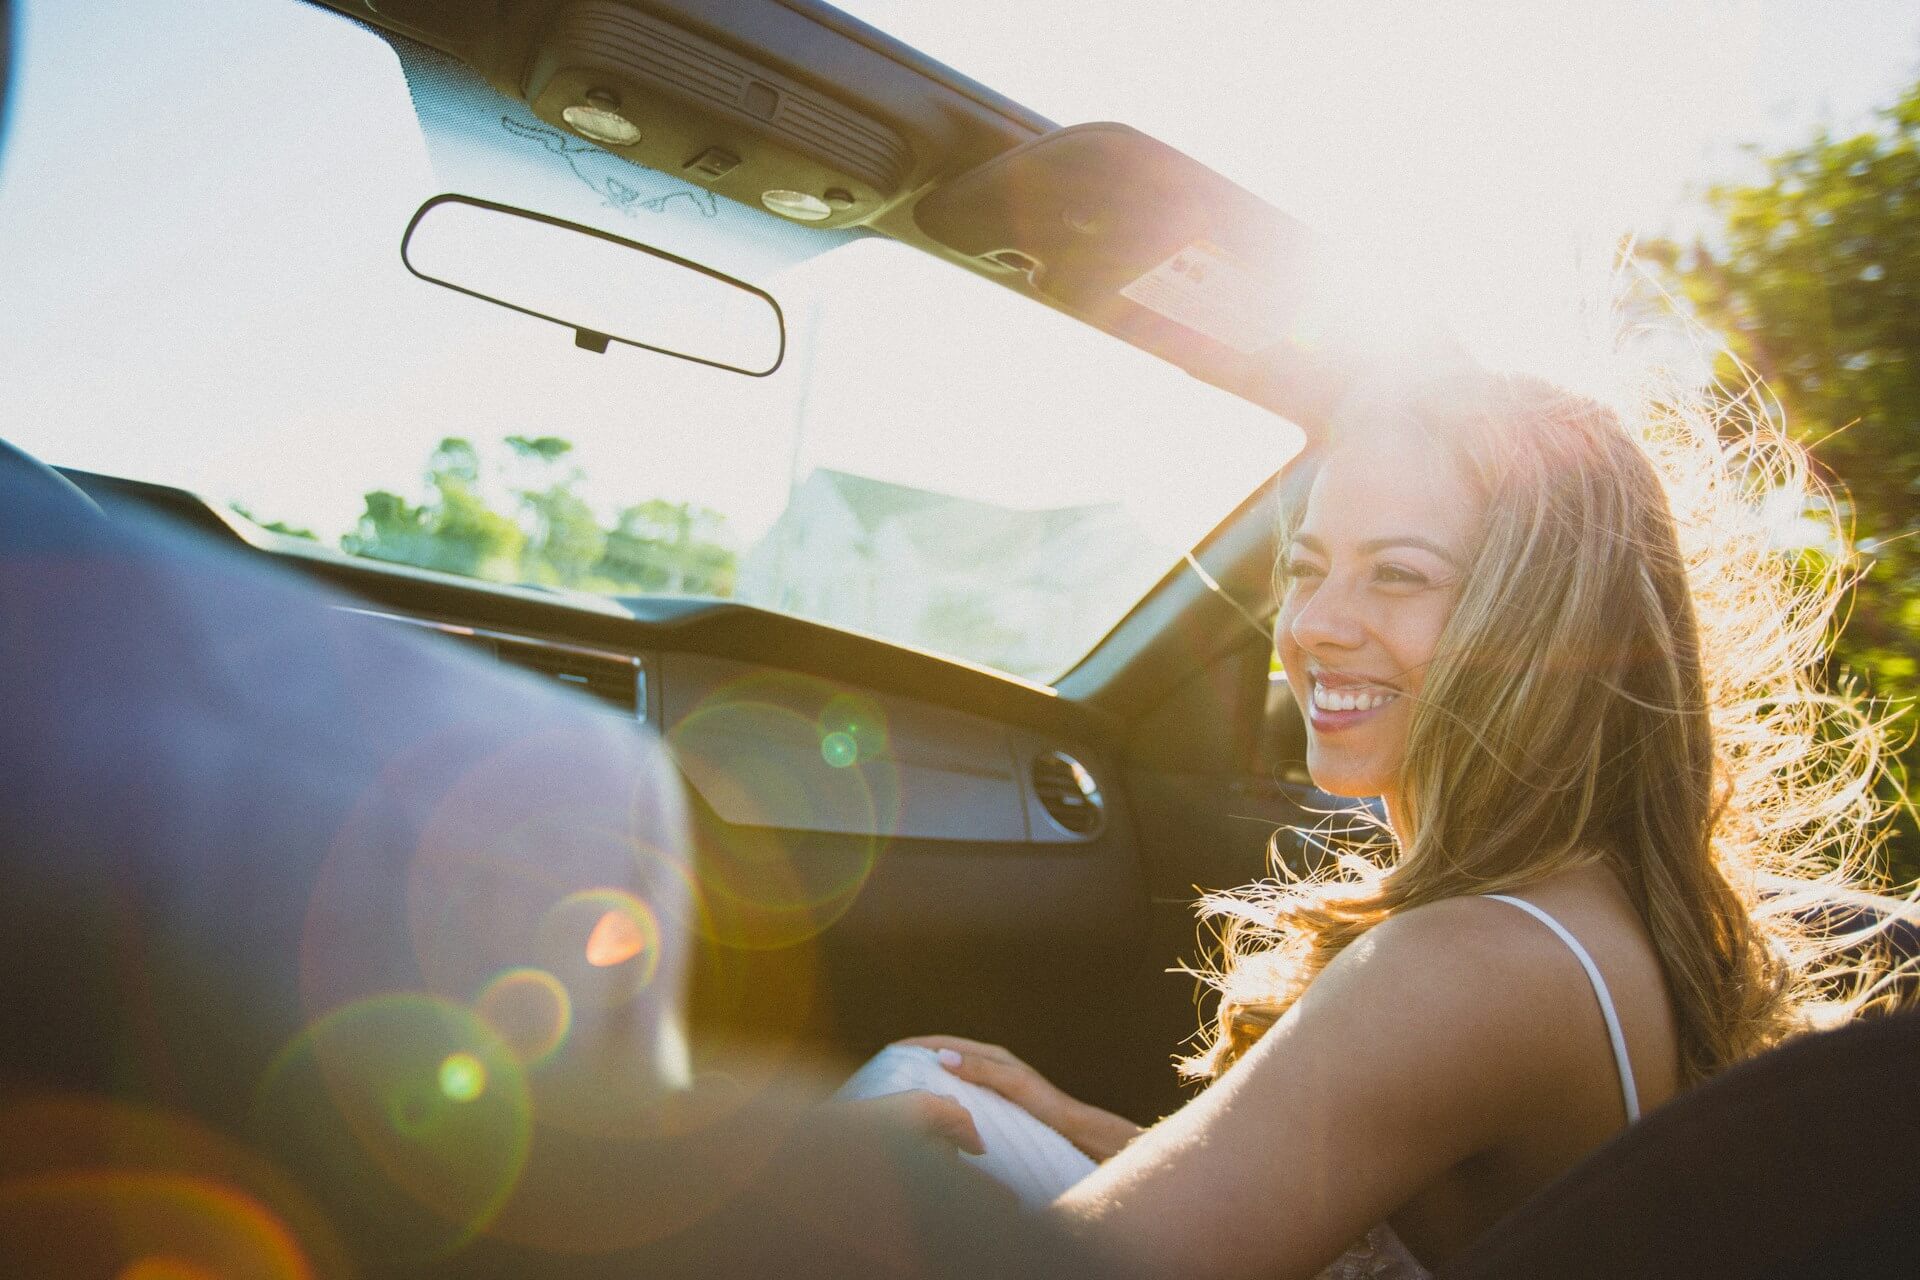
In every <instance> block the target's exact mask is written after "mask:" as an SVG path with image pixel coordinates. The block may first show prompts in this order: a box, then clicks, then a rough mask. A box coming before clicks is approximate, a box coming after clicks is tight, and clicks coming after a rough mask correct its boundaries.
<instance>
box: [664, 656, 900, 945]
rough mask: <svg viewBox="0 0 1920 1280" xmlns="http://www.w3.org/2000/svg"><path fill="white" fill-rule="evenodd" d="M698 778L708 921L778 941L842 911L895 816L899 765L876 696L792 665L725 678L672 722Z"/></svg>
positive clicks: (728, 937) (673, 741)
mask: <svg viewBox="0 0 1920 1280" xmlns="http://www.w3.org/2000/svg"><path fill="white" fill-rule="evenodd" d="M668 742H669V744H670V745H671V747H672V749H673V752H674V755H675V757H676V759H678V760H679V762H680V764H681V766H682V768H683V770H685V772H686V773H687V776H688V778H689V780H690V781H691V782H692V783H693V787H694V790H695V792H696V793H697V794H698V795H699V797H700V798H701V799H702V800H704V801H705V802H706V803H705V806H704V808H697V809H696V824H695V837H696V844H697V846H698V857H697V859H696V863H695V867H696V877H697V880H698V886H699V889H700V898H701V901H702V902H703V904H704V905H705V906H706V908H707V914H706V918H705V920H704V921H703V922H702V923H703V924H705V925H706V926H707V927H708V928H710V929H711V931H712V932H711V933H710V934H709V935H708V936H710V937H712V938H713V940H714V941H717V942H719V943H721V944H722V945H725V946H730V947H738V948H742V949H749V950H773V949H782V948H786V947H791V946H794V945H796V944H797V943H800V942H804V941H806V940H808V939H810V938H812V937H814V936H816V935H818V934H819V933H821V932H822V931H823V930H825V929H826V928H827V927H828V926H830V925H831V924H832V923H833V922H834V921H835V920H838V919H839V918H840V917H841V916H842V915H843V914H845V912H846V911H847V909H848V908H849V907H851V906H852V905H853V902H854V900H855V899H856V898H857V897H858V896H859V894H860V891H861V890H862V889H863V888H864V887H865V885H866V881H867V877H868V875H870V874H871V873H872V870H873V866H874V862H875V860H876V858H877V857H878V856H879V853H880V851H881V849H882V848H884V847H885V845H886V843H887V842H888V841H889V840H890V839H891V838H892V836H893V834H894V832H895V831H896V830H897V828H898V825H899V815H900V781H899V772H898V769H897V767H896V766H895V764H894V761H893V759H892V756H891V754H890V752H889V741H888V731H887V721H886V716H885V714H884V712H883V711H882V710H881V708H880V706H879V704H878V703H877V702H876V701H874V700H873V699H872V698H870V697H867V696H865V695H863V694H860V693H858V692H854V691H851V690H848V689H846V688H844V687H842V686H839V685H835V684H833V683H831V682H829V681H826V680H820V679H816V678H813V677H810V676H803V675H798V674H795V673H791V672H757V673H755V674H753V675H750V676H747V677H745V678H742V679H739V680H735V681H732V682H730V683H727V684H724V685H721V686H720V687H718V688H716V689H715V690H713V692H711V693H710V694H708V695H707V696H706V697H704V698H702V699H701V700H700V701H699V702H698V703H697V704H696V705H695V706H694V707H693V708H692V709H691V710H690V711H689V712H688V713H687V714H686V715H685V716H684V717H682V718H681V719H679V720H678V721H677V722H676V723H674V725H673V727H672V728H671V729H670V730H669V732H668Z"/></svg>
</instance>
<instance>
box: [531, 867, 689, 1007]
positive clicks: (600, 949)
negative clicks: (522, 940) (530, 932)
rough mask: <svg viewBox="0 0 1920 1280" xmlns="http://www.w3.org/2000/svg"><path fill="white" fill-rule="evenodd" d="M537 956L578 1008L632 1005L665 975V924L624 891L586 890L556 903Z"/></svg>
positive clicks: (546, 921) (546, 920)
mask: <svg viewBox="0 0 1920 1280" xmlns="http://www.w3.org/2000/svg"><path fill="white" fill-rule="evenodd" d="M534 946H535V950H536V952H537V953H538V955H539V957H540V960H541V962H542V967H543V968H544V969H545V970H546V971H547V972H548V973H549V974H551V975H552V976H553V977H554V978H555V979H556V981H558V982H559V983H561V984H562V985H563V986H564V987H565V988H566V990H567V992H569V993H570V995H571V998H572V999H573V1000H574V1001H576V1002H581V1003H590V1004H595V1005H600V1006H607V1005H613V1004H620V1003H624V1002H625V1001H628V1000H632V999H633V998H634V997H635V996H638V995H639V994H640V993H641V992H643V991H645V990H646V989H647V988H648V987H649V986H651V985H652V984H653V979H654V976H655V974H657V973H658V972H659V969H660V946H661V934H660V921H659V919H658V918H657V917H656V916H655V915H654V913H653V908H652V907H650V906H648V905H647V904H646V903H645V902H643V901H641V900H640V899H639V898H638V897H636V896H635V895H633V894H631V893H628V892H626V891H625V890H624V889H614V888H599V889H583V890H581V891H580V892H578V893H570V894H568V895H567V896H566V897H564V898H562V899H561V900H560V901H559V902H557V903H555V904H554V905H553V907H552V909H550V910H549V911H548V912H547V914H546V917H545V918H544V919H542V920H541V921H540V927H539V929H538V930H537V931H536V934H535V942H534Z"/></svg>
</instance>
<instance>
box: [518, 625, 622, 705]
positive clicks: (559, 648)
mask: <svg viewBox="0 0 1920 1280" xmlns="http://www.w3.org/2000/svg"><path fill="white" fill-rule="evenodd" d="M494 643H495V644H497V645H498V646H499V651H500V661H502V662H504V663H507V664H509V665H510V666H515V667H520V668H522V669H524V670H527V671H532V672H534V673H536V674H538V675H543V676H546V677H547V678H548V679H549V680H553V681H556V682H557V683H560V684H563V685H566V686H567V687H568V688H570V689H578V690H579V691H580V692H581V693H586V694H591V695H592V696H594V697H596V698H598V699H600V701H602V702H604V703H607V704H608V705H609V706H612V707H614V708H616V709H618V710H620V711H622V712H624V713H626V714H627V715H630V716H631V715H638V714H639V713H640V689H641V683H640V660H639V659H638V658H634V657H631V656H629V655H627V654H623V653H606V652H602V651H600V650H597V649H583V648H579V647H576V646H574V645H562V644H551V643H546V642H542V641H539V640H529V639H521V638H509V637H507V636H496V637H494Z"/></svg>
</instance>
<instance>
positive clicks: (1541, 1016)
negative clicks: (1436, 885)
mask: <svg viewBox="0 0 1920 1280" xmlns="http://www.w3.org/2000/svg"><path fill="white" fill-rule="evenodd" d="M1591 1001H1592V996H1591V994H1590V993H1589V988H1588V985H1587V980H1586V977H1585V974H1584V973H1583V972H1582V970H1581V969H1580V967H1579V966H1578V964H1577V963H1576V962H1574V961H1573V959H1572V957H1571V956H1570V955H1569V954H1568V953H1567V950H1566V946H1565V944H1564V943H1562V942H1561V941H1560V940H1559V939H1558V938H1557V937H1555V936H1554V935H1553V933H1552V932H1551V931H1549V930H1548V929H1546V928H1544V927H1543V926H1542V925H1541V923H1540V922H1539V921H1537V920H1534V919H1532V918H1531V917H1529V916H1528V915H1527V914H1526V913H1525V912H1523V911H1521V910H1519V909H1517V908H1515V907H1513V906H1511V905H1509V904H1507V903H1502V902H1495V901H1491V900H1489V899H1486V898H1467V897H1462V898H1449V899H1445V900H1442V901H1439V902H1434V903H1429V904H1425V905H1422V906H1419V907H1416V908H1412V909H1409V910H1407V911H1404V912H1400V913H1398V914H1396V915H1394V916H1392V917H1391V918H1389V919H1387V920H1386V921H1383V922H1382V923H1381V924H1379V925H1377V926H1375V927H1374V928H1373V929H1371V930H1370V931H1368V932H1367V933H1366V934H1365V935H1364V936H1362V937H1361V938H1360V939H1359V940H1358V941H1356V942H1355V943H1353V944H1352V945H1351V946H1349V947H1348V948H1347V949H1346V951H1344V952H1343V953H1341V955H1340V956H1339V957H1337V958H1336V959H1335V960H1334V961H1333V963H1332V964H1330V965H1328V966H1327V969H1326V971H1325V972H1324V973H1322V974H1321V975H1320V977H1319V978H1318V979H1317V980H1316V981H1315V982H1314V983H1313V984H1312V986H1311V987H1309V988H1308V990H1307V992H1306V994H1305V995H1304V996H1303V997H1302V998H1301V1001H1300V1008H1301V1014H1302V1018H1303V1020H1306V1019H1314V1020H1317V1021H1328V1022H1337V1023H1342V1024H1347V1025H1349V1026H1351V1027H1354V1028H1356V1029H1357V1028H1359V1027H1365V1028H1367V1029H1368V1035H1367V1037H1366V1038H1367V1039H1368V1041H1369V1042H1370V1043H1371V1044H1372V1046H1373V1048H1374V1049H1375V1050H1376V1051H1381V1052H1391V1053H1401V1054H1408V1055H1417V1056H1418V1057H1420V1058H1422V1059H1424V1060H1425V1061H1426V1062H1427V1063H1428V1065H1429V1066H1430V1068H1431V1069H1433V1070H1434V1071H1436V1072H1438V1073H1446V1074H1457V1076H1458V1077H1459V1078H1460V1079H1461V1080H1468V1079H1471V1080H1473V1081H1475V1082H1476V1087H1477V1088H1485V1089H1487V1090H1489V1091H1491V1092H1492V1093H1494V1094H1500V1095H1505V1096H1507V1097H1509V1098H1510V1097H1511V1096H1512V1091H1513V1090H1515V1089H1516V1088H1524V1087H1526V1086H1527V1085H1528V1084H1529V1082H1535V1083H1538V1082H1549V1083H1550V1082H1551V1081H1552V1080H1554V1079H1555V1078H1557V1076H1558V1073H1559V1072H1560V1070H1561V1068H1562V1067H1563V1065H1564V1064H1563V1063H1562V1062H1561V1060H1560V1059H1561V1056H1562V1053H1563V1051H1564V1046H1565V1043H1566V1035H1567V1031H1568V1028H1569V1027H1572V1026H1573V1025H1574V1024H1576V1023H1577V1024H1578V1026H1579V1027H1580V1028H1582V1029H1584V1023H1583V1022H1580V1021H1579V1020H1580V1019H1581V1018H1582V1017H1583V1016H1584V1015H1585V1011H1586V1010H1587V1006H1588V1005H1589V1004H1590V1003H1591Z"/></svg>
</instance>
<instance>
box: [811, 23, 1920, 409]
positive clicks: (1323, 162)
mask: <svg viewBox="0 0 1920 1280" xmlns="http://www.w3.org/2000/svg"><path fill="white" fill-rule="evenodd" d="M841 7H842V8H845V9H847V10H848V11H849V12H851V13H854V14H855V15H857V16H858V17H860V18H861V19H863V20H864V21H867V22H869V23H871V24H873V25H874V26H877V27H880V28H882V29H883V30H886V31H890V32H892V33H893V34H895V35H897V36H899V37H900V38H901V39H904V40H905V41H907V42H908V43H909V44H913V45H915V46H916V47H918V48H921V49H923V50H925V51H926V52H928V53H930V54H932V55H933V56H934V57H937V58H939V59H941V60H942V61H944V62H946V63H948V64H949V65H951V66H954V67H956V68H958V69H959V70H961V71H963V72H965V73H966V74H968V75H970V76H972V77H973V78H974V79H976V80H979V81H981V82H982V83H985V84H988V85H991V86H992V87H994V88H996V89H998V90H1000V91H1001V92H1003V93H1006V94H1008V95H1009V96H1011V97H1014V98H1016V99H1018V100H1020V101H1022V102H1024V103H1026V104H1027V105H1028V106H1030V107H1032V108H1034V109H1035V110H1037V111H1040V112H1041V113H1043V114H1045V115H1047V116H1048V117H1049V118H1051V119H1053V120H1055V121H1058V122H1059V123H1062V124H1071V123H1076V122H1079V121H1085V120H1102V119H1111V120H1121V121H1124V122H1126V123H1128V124H1131V125H1134V126H1136V127H1138V128H1140V129H1143V130H1145V131H1146V132H1148V133H1152V134H1154V135H1155V136H1157V137H1160V138H1162V139H1164V140H1165V141H1167V142H1170V143H1172V144H1173V145H1175V146H1177V147H1179V148H1181V149H1182V150H1184V151H1186V152H1188V153H1189V154H1191V155H1193V156H1195V157H1197V158H1199V159H1201V160H1203V161H1206V162H1207V163H1208V164H1210V165H1212V166H1213V167H1214V168H1216V169H1218V170H1220V171H1221V172H1222V173H1224V174H1226V175H1227V176H1228V177H1230V178H1233V179H1234V180H1236V181H1238V182H1239V183H1240V184H1241V185H1243V186H1245V187H1247V188H1249V189H1251V190H1252V191H1254V192H1255V193H1256V194H1258V195H1261V196H1263V197H1265V198H1266V199H1268V200H1269V201H1271V202H1272V203H1274V204H1275V205H1277V206H1278V207H1280V208H1281V209H1284V210H1286V211H1287V212H1289V213H1292V214H1294V215H1295V216H1296V217H1299V218H1301V219H1302V220H1303V221H1305V222H1306V223H1308V224H1309V225H1310V226H1313V227H1314V228H1316V229H1317V230H1318V231H1320V232H1321V233H1322V234H1327V235H1333V236H1337V237H1339V238H1341V239H1343V240H1344V241H1345V242H1346V244H1345V247H1346V249H1347V251H1348V254H1349V256H1350V257H1352V258H1355V259H1357V260H1359V261H1363V262H1367V263H1370V264H1372V265H1373V267H1374V269H1375V270H1376V271H1377V272H1378V275H1379V279H1377V280H1376V281H1374V282H1373V284H1374V288H1375V289H1376V290H1378V291H1380V292H1383V293H1387V294H1392V293H1395V292H1400V293H1404V294H1407V295H1411V296H1412V297H1414V298H1416V299H1421V300H1424V301H1426V302H1428V303H1429V304H1430V305H1433V306H1436V307H1438V308H1439V309H1440V310H1441V311H1442V312H1443V313H1444V314H1445V315H1447V316H1448V317H1449V318H1450V320H1451V321H1452V323H1453V325H1454V327H1455V328H1456V329H1457V330H1458V331H1459V332H1460V333H1461V334H1462V336H1463V337H1465V338H1466V339H1467V340H1468V341H1469V342H1470V344H1471V345H1473V346H1475V347H1476V348H1477V349H1478V350H1479V351H1480V353H1481V354H1482V355H1483V358H1486V359H1488V360H1490V361H1491V362H1494V363H1497V364H1501V365H1510V366H1515V367H1522V368H1527V369H1530V370H1532V371H1535V372H1539V373H1543V374H1546V375H1549V376H1556V377H1561V378H1564V379H1567V380H1570V381H1576V382H1579V381H1583V380H1585V379H1587V378H1588V377H1590V376H1595V375H1594V373H1593V371H1592V370H1591V369H1590V368H1589V364H1590V362H1591V361H1593V360H1594V358H1595V349H1596V346H1598V347H1601V348H1604V347H1605V345H1606V344H1607V342H1608V341H1609V340H1610V334H1609V333H1608V332H1607V329H1606V326H1605V324H1604V308H1603V307H1601V308H1599V309H1596V307H1595V302H1596V298H1599V297H1603V296H1604V294H1605V278H1606V273H1607V269H1608V266H1609V263H1610V261H1611V257H1612V246H1613V245H1614V244H1616V243H1617V242H1618V240H1619V238H1620V236H1621V235H1622V234H1623V233H1627V232H1638V233H1641V234H1680V235H1691V234H1692V233H1693V231H1694V230H1695V229H1696V228H1698V227H1699V226H1700V222H1699V217H1698V199H1697V197H1698V194H1699V193H1700V192H1701V191H1703V190H1704V189H1705V187H1706V186H1707V185H1709V184H1710V183H1711V182H1713V181H1715V180H1725V179H1727V178H1730V177H1739V176H1740V175H1742V174H1745V173H1749V172H1751V171H1752V165H1753V162H1752V159H1751V157H1750V156H1749V155H1748V154H1747V153H1745V152H1744V151H1743V150H1742V148H1743V146H1745V145H1746V144H1754V143H1757V144H1762V145H1764V146H1767V147H1772V148H1778V147H1780V146H1784V145H1792V144H1795V143H1797V142H1799V141H1802V140H1803V139H1804V138H1805V137H1807V136H1808V135H1809V133H1810V131H1811V130H1812V129H1814V128H1815V127H1817V126H1819V125H1821V124H1829V125H1832V126H1834V127H1836V128H1841V129H1844V128H1848V127H1852V126H1857V125H1858V124H1860V123H1861V122H1863V121H1864V120H1865V118H1866V117H1867V115H1868V113H1869V112H1870V111H1871V109H1872V108H1873V107H1875V106H1878V105H1885V104H1887V103H1889V102H1891V101H1892V99H1893V98H1894V96H1895V95H1896V94H1897V93H1898V92H1899V91H1900V90H1901V89H1902V88H1904V87H1905V86H1906V85H1909V84H1911V83H1913V81H1914V80H1915V79H1916V78H1920V5H1915V4H1914V3H1912V0H1838V2H1835V0H1449V2H1448V3H1444V4H1436V3H1427V2H1421V0H1370V2H1367V3H1338V2H1336V3H1328V2H1327V0H1207V3H1205V4H1167V3H1165V2H1164V0H1102V2H1101V3H1098V4H1066V3H1060V4H1033V3H1030V0H970V2H969V3H968V4H966V5H963V6H955V5H945V4H929V3H926V0H845V3H843V4H842V6H841ZM1598 376H1601V377H1604V375H1598Z"/></svg>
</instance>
